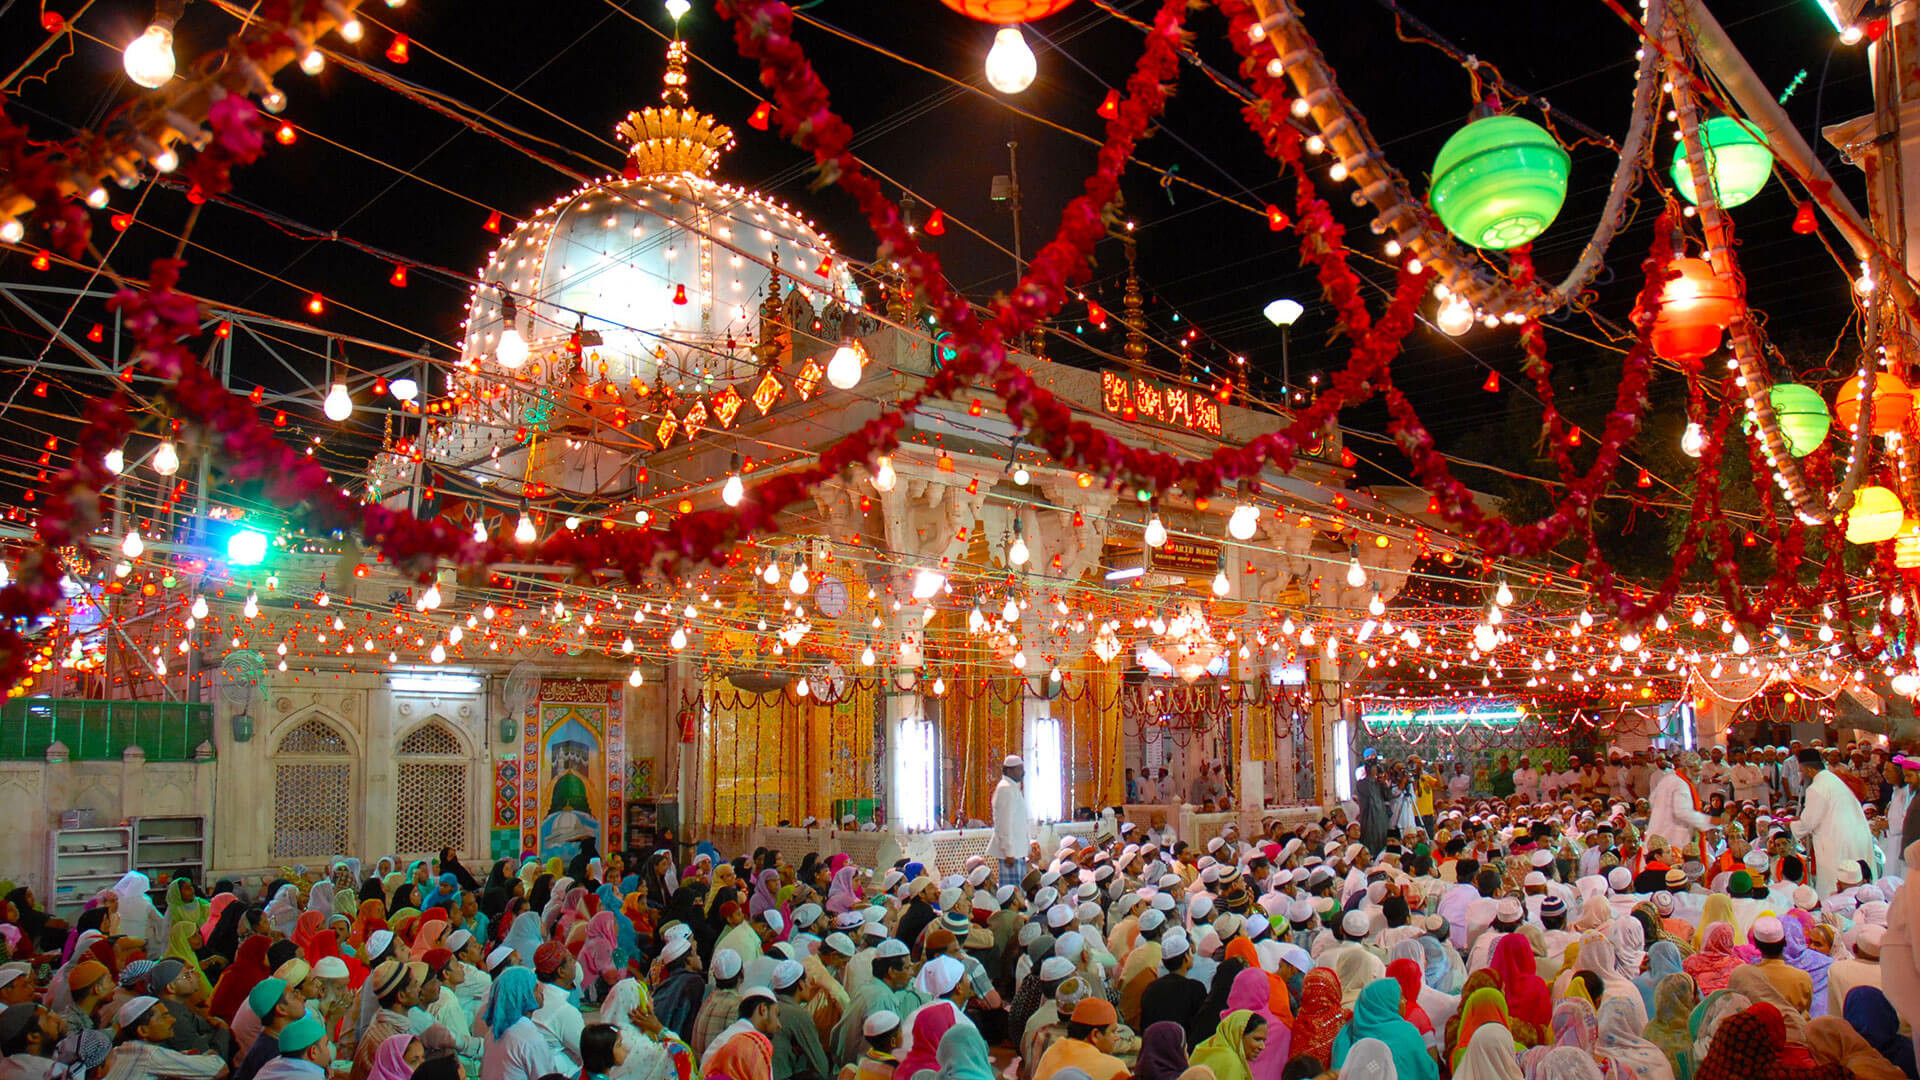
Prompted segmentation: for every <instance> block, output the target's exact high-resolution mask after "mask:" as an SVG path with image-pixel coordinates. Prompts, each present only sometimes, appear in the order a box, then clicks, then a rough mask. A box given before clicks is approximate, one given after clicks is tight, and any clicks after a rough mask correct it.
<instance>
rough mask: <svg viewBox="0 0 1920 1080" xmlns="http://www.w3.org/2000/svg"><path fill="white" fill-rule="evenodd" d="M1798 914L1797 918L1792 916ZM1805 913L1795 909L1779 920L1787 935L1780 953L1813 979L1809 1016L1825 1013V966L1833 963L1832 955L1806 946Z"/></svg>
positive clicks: (1793, 965) (1791, 964)
mask: <svg viewBox="0 0 1920 1080" xmlns="http://www.w3.org/2000/svg"><path fill="white" fill-rule="evenodd" d="M1795 915H1798V916H1799V918H1797V919H1796V918H1793V916H1795ZM1806 918H1807V913H1806V912H1804V911H1800V910H1798V909H1795V910H1794V911H1791V912H1789V913H1788V914H1787V915H1786V916H1784V917H1782V918H1781V920H1780V925H1781V927H1782V928H1784V929H1785V931H1786V935H1787V943H1786V951H1785V952H1784V953H1783V954H1782V955H1781V958H1782V959H1784V960H1785V961H1786V962H1787V964H1788V965H1789V966H1792V967H1797V968H1799V969H1800V970H1801V971H1804V972H1806V973H1807V977H1808V978H1810V979H1812V980H1813V1002H1812V1004H1811V1005H1810V1006H1809V1007H1808V1009H1807V1015H1808V1016H1809V1017H1815V1016H1825V1015H1827V968H1829V967H1831V966H1832V965H1833V957H1831V956H1828V955H1827V954H1825V953H1823V952H1820V951H1819V950H1817V949H1810V948H1808V947H1807V925H1808V923H1807V922H1805V921H1803V920H1806Z"/></svg>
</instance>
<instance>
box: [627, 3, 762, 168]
mask: <svg viewBox="0 0 1920 1080" xmlns="http://www.w3.org/2000/svg"><path fill="white" fill-rule="evenodd" d="M664 81H665V83H666V89H665V90H663V91H662V92H661V94H660V98H661V100H662V101H663V102H665V105H664V106H662V107H657V108H656V107H648V108H645V109H641V110H639V111H638V112H630V113H628V114H627V118H626V119H625V120H623V121H621V122H620V126H619V127H618V128H617V129H615V130H616V131H617V132H618V133H619V135H620V137H621V138H622V139H625V140H626V141H627V143H628V147H627V167H626V170H625V175H626V177H627V178H628V179H630V180H637V179H639V178H641V177H643V176H668V175H672V174H674V173H692V174H694V175H695V176H705V175H707V174H708V173H710V172H712V171H713V168H714V166H715V165H717V164H719V161H720V155H721V154H723V153H725V152H726V151H728V150H731V149H733V129H732V128H730V127H728V126H727V125H725V124H722V123H720V122H719V121H717V120H715V119H714V118H713V117H711V116H708V115H707V114H706V113H703V112H701V111H699V110H698V109H694V108H691V107H689V106H688V104H687V100H688V99H687V43H686V42H684V41H681V40H679V39H678V38H675V39H674V41H673V44H671V45H669V46H667V73H666V76H665V78H664Z"/></svg>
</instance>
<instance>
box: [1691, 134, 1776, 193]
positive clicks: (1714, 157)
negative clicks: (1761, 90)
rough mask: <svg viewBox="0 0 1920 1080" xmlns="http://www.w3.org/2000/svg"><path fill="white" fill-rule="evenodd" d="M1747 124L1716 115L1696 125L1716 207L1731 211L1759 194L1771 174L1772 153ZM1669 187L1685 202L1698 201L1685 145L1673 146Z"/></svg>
mask: <svg viewBox="0 0 1920 1080" xmlns="http://www.w3.org/2000/svg"><path fill="white" fill-rule="evenodd" d="M1758 130H1759V129H1758V128H1755V127H1754V126H1753V125H1752V124H1751V123H1750V122H1749V123H1742V122H1741V121H1739V120H1735V119H1734V118H1733V117H1731V116H1716V117H1714V118H1713V119H1711V120H1709V121H1707V122H1706V123H1704V124H1702V125H1700V149H1701V151H1702V152H1703V153H1705V154H1706V155H1707V171H1708V172H1709V173H1711V174H1713V189H1714V192H1715V193H1716V194H1717V195H1718V196H1719V198H1720V205H1721V206H1723V207H1725V208H1727V209H1729V210H1731V209H1733V208H1734V207H1736V206H1739V205H1741V204H1742V203H1745V202H1747V201H1748V200H1750V199H1752V198H1753V197H1754V196H1755V195H1758V194H1760V189H1761V188H1763V187H1765V186H1766V184H1767V177H1769V176H1772V175H1773V151H1771V150H1769V149H1767V144H1766V143H1765V142H1763V141H1762V140H1761V138H1760V136H1759V134H1758ZM1673 186H1674V187H1677V188H1679V189H1680V194H1681V196H1682V197H1684V198H1685V199H1686V200H1687V201H1688V202H1691V203H1697V202H1699V201H1700V196H1699V193H1698V192H1696V191H1694V190H1693V170H1692V169H1689V168H1687V144H1686V143H1685V142H1684V141H1681V142H1676V143H1675V144H1674V147H1673Z"/></svg>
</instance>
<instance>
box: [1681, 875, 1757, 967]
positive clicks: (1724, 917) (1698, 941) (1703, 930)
mask: <svg viewBox="0 0 1920 1080" xmlns="http://www.w3.org/2000/svg"><path fill="white" fill-rule="evenodd" d="M1735 872H1736V873H1740V874H1744V873H1746V871H1744V870H1740V871H1735ZM1752 887H1753V885H1752V878H1751V877H1749V878H1748V885H1747V888H1749V889H1751V888H1752ZM1743 895H1744V893H1743ZM1715 923H1725V924H1726V925H1727V926H1728V927H1729V928H1730V929H1731V930H1732V931H1733V935H1734V939H1735V940H1739V936H1740V926H1739V920H1738V919H1737V918H1736V917H1735V916H1734V913H1733V897H1731V896H1728V895H1727V894H1726V893H1723V892H1716V893H1713V894H1711V895H1709V896H1708V897H1707V902H1706V904H1705V905H1704V906H1702V907H1701V909H1700V921H1699V922H1698V923H1696V924H1695V925H1694V929H1693V947H1694V949H1695V950H1696V951H1697V950H1700V949H1704V948H1705V947H1706V943H1707V930H1708V928H1710V927H1712V926H1713V925H1714V924H1715Z"/></svg>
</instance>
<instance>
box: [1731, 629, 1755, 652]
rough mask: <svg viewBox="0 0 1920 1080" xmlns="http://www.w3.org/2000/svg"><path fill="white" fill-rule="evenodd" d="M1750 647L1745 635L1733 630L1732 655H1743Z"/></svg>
mask: <svg viewBox="0 0 1920 1080" xmlns="http://www.w3.org/2000/svg"><path fill="white" fill-rule="evenodd" d="M1752 647H1753V646H1752V645H1750V644H1748V642H1747V635H1745V634H1743V633H1741V632H1740V631H1738V630H1735V631H1734V632H1733V655H1735V656H1745V655H1747V650H1748V649H1751V648H1752Z"/></svg>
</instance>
